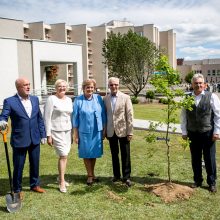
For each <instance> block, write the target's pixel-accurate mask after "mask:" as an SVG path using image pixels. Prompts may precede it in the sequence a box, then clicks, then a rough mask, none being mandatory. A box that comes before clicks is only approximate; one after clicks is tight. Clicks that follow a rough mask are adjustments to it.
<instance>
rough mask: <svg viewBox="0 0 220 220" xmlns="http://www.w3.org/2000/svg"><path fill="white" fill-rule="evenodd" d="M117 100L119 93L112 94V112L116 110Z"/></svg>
mask: <svg viewBox="0 0 220 220" xmlns="http://www.w3.org/2000/svg"><path fill="white" fill-rule="evenodd" d="M116 101H117V94H116V95H114V96H113V95H111V106H112V112H114V110H115V104H116Z"/></svg>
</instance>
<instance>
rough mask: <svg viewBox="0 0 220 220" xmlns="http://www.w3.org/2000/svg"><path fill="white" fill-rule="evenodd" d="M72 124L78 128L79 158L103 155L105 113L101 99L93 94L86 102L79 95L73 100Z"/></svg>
mask: <svg viewBox="0 0 220 220" xmlns="http://www.w3.org/2000/svg"><path fill="white" fill-rule="evenodd" d="M72 123H73V127H74V128H78V132H79V143H78V151H79V157H80V158H98V157H101V156H102V154H103V140H102V130H103V128H104V126H105V124H106V113H105V107H104V103H103V100H102V97H101V96H100V95H97V94H93V97H92V99H90V100H88V99H86V98H85V96H84V95H80V96H78V97H77V98H75V100H74V104H73V117H72Z"/></svg>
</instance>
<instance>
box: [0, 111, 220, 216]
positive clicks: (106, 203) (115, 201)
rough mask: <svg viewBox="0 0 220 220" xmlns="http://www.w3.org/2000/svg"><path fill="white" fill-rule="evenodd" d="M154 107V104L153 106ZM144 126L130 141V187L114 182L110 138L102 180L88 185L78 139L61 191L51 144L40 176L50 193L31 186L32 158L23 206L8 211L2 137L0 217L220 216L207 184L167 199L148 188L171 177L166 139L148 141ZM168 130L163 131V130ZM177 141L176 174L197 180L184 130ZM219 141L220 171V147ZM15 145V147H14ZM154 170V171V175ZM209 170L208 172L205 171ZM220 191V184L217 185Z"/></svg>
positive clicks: (100, 166)
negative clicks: (179, 197) (187, 195)
mask: <svg viewBox="0 0 220 220" xmlns="http://www.w3.org/2000/svg"><path fill="white" fill-rule="evenodd" d="M149 108H150V107H149ZM144 136H145V131H135V135H134V139H133V141H132V143H131V161H132V182H133V184H134V185H133V186H132V187H131V188H129V189H128V188H127V187H126V186H124V185H123V184H120V183H118V184H112V183H111V181H110V179H111V177H112V166H111V154H110V150H109V145H108V142H107V141H106V140H105V142H104V144H105V146H104V155H103V157H102V158H100V159H98V160H97V165H96V169H95V170H96V175H97V176H98V177H99V178H100V180H101V181H100V183H97V184H95V185H94V186H92V187H88V186H87V185H86V184H85V183H86V172H85V168H84V165H83V161H82V160H81V159H79V158H78V156H77V146H76V145H75V144H74V145H73V147H72V150H71V153H70V155H69V160H68V169H67V172H66V173H67V175H66V179H67V180H68V181H70V182H71V183H72V184H71V186H70V187H69V188H68V192H67V193H66V194H62V193H60V192H59V191H58V186H57V183H56V177H57V157H56V155H55V153H54V150H53V149H52V148H51V147H49V146H48V145H44V146H42V147H41V164H40V176H41V185H42V187H44V188H45V189H46V190H47V193H46V194H37V193H33V192H30V190H29V184H28V182H29V174H28V172H29V171H28V161H27V162H26V165H25V169H24V178H23V189H24V193H25V197H24V201H23V203H22V204H23V207H22V209H21V211H20V212H17V213H14V214H9V213H7V211H6V203H5V194H6V193H7V191H9V184H8V177H7V168H6V160H5V155H4V148H3V143H0V146H1V148H0V158H1V160H0V167H1V169H0V219H9V220H10V219H19V220H20V219H22V220H23V219H24V220H26V219H27V220H29V219H152V220H157V219H165V220H166V219H167V220H172V219H173V220H174V219H175V220H176V219H183V220H188V219H189V220H192V219H199V220H203V219H204V220H205V219H208V220H209V219H220V210H219V201H220V193H217V194H215V195H212V194H210V193H209V192H208V190H207V189H206V188H205V186H206V183H205V182H204V188H199V189H196V190H195V193H194V195H193V197H191V198H190V199H189V200H185V201H178V202H174V203H170V204H165V203H164V202H163V201H161V200H160V198H158V197H156V196H155V195H153V194H151V193H149V192H147V191H146V190H145V188H144V184H151V183H157V182H162V181H165V180H167V163H166V147H165V145H164V143H163V142H161V141H160V142H157V143H153V144H150V145H149V144H147V143H146V142H145V140H144ZM158 136H163V133H160V134H158ZM171 140H172V141H175V144H176V145H175V146H173V147H172V149H171V177H172V180H173V181H175V182H179V183H181V184H184V185H188V184H190V183H192V170H191V164H190V154H189V150H188V149H187V150H185V151H184V150H183V148H182V147H180V146H179V145H178V143H179V140H180V136H178V135H172V136H171ZM219 147H220V146H219V144H218V147H217V162H218V166H217V167H218V171H219V167H220V160H219V156H218V155H220V154H219V153H220V150H219ZM10 150H11V149H10ZM150 174H151V175H152V174H153V175H154V176H153V177H152V176H151V175H150ZM205 176H206V175H205V173H204V177H205ZM218 182H219V181H218ZM218 190H219V191H220V187H219V186H218Z"/></svg>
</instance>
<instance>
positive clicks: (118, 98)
mask: <svg viewBox="0 0 220 220" xmlns="http://www.w3.org/2000/svg"><path fill="white" fill-rule="evenodd" d="M117 95H118V96H117V99H116V103H115V110H114V111H117V108H118V107H119V105H120V92H119V91H118V94H117Z"/></svg>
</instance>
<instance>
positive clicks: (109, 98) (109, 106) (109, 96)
mask: <svg viewBox="0 0 220 220" xmlns="http://www.w3.org/2000/svg"><path fill="white" fill-rule="evenodd" d="M111 98H112V97H111V93H110V94H109V95H108V109H111V113H112V114H113V113H114V112H113V110H112V102H111Z"/></svg>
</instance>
